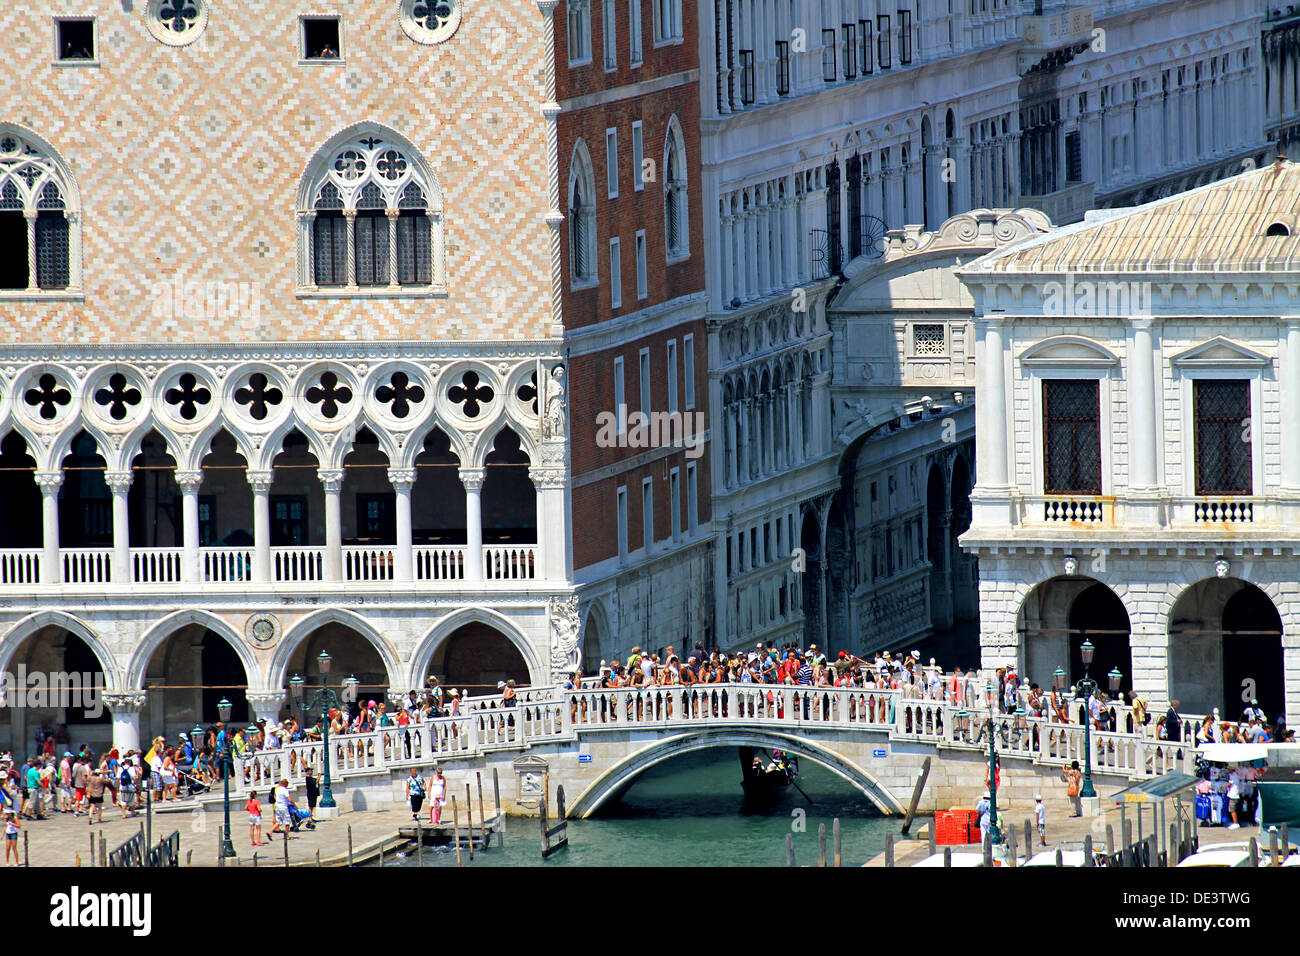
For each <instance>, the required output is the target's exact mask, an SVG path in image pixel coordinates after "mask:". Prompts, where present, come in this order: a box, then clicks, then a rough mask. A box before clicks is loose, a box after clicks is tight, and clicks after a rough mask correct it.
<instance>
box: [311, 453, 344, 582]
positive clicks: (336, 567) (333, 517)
mask: <svg viewBox="0 0 1300 956" xmlns="http://www.w3.org/2000/svg"><path fill="white" fill-rule="evenodd" d="M317 475H318V476H319V478H320V483H321V487H322V488H323V489H324V490H325V580H326V581H342V580H343V514H342V502H341V495H340V494H339V492H340V491H341V490H342V488H343V472H342V471H341V470H340V471H320V472H317Z"/></svg>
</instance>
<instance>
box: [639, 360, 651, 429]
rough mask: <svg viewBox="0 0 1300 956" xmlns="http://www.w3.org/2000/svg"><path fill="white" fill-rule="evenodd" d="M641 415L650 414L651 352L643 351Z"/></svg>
mask: <svg viewBox="0 0 1300 956" xmlns="http://www.w3.org/2000/svg"><path fill="white" fill-rule="evenodd" d="M640 373H641V381H640V385H641V414H643V415H649V414H650V350H649V349H648V348H645V349H642V350H641V367H640Z"/></svg>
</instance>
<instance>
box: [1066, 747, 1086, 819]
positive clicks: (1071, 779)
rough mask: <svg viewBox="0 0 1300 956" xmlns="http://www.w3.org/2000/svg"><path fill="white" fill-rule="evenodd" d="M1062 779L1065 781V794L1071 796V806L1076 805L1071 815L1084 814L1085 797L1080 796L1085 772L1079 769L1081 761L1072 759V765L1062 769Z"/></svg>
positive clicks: (1079, 815) (1078, 815)
mask: <svg viewBox="0 0 1300 956" xmlns="http://www.w3.org/2000/svg"><path fill="white" fill-rule="evenodd" d="M1061 780H1063V781H1064V782H1065V795H1066V796H1067V797H1069V798H1070V806H1072V807H1074V812H1073V813H1072V814H1070V816H1072V817H1081V816H1083V799H1082V798H1081V797H1080V796H1079V787H1080V784H1081V782H1082V780H1083V773H1082V772H1081V771H1080V770H1079V761H1077V760H1071V761H1070V766H1068V767H1066V768H1065V769H1063V770H1062V771H1061Z"/></svg>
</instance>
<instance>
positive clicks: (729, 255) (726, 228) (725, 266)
mask: <svg viewBox="0 0 1300 956" xmlns="http://www.w3.org/2000/svg"><path fill="white" fill-rule="evenodd" d="M735 224H736V219H735V217H734V216H723V217H722V263H721V268H720V269H719V274H718V278H719V285H720V286H721V289H722V302H721V305H722V308H724V309H725V308H727V307H728V306H730V305H731V300H732V299H733V298H735V296H736V276H735V272H734V265H733V263H734V261H735V260H734V259H733V245H734V242H735V239H734V231H735Z"/></svg>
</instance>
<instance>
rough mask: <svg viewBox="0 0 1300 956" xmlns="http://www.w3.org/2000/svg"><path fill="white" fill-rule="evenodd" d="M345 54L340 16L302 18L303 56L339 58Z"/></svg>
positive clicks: (315, 58) (325, 58)
mask: <svg viewBox="0 0 1300 956" xmlns="http://www.w3.org/2000/svg"><path fill="white" fill-rule="evenodd" d="M342 56H343V53H342V41H341V38H340V35H339V18H338V17H303V18H302V58H303V59H304V60H338V59H341V58H342Z"/></svg>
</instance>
